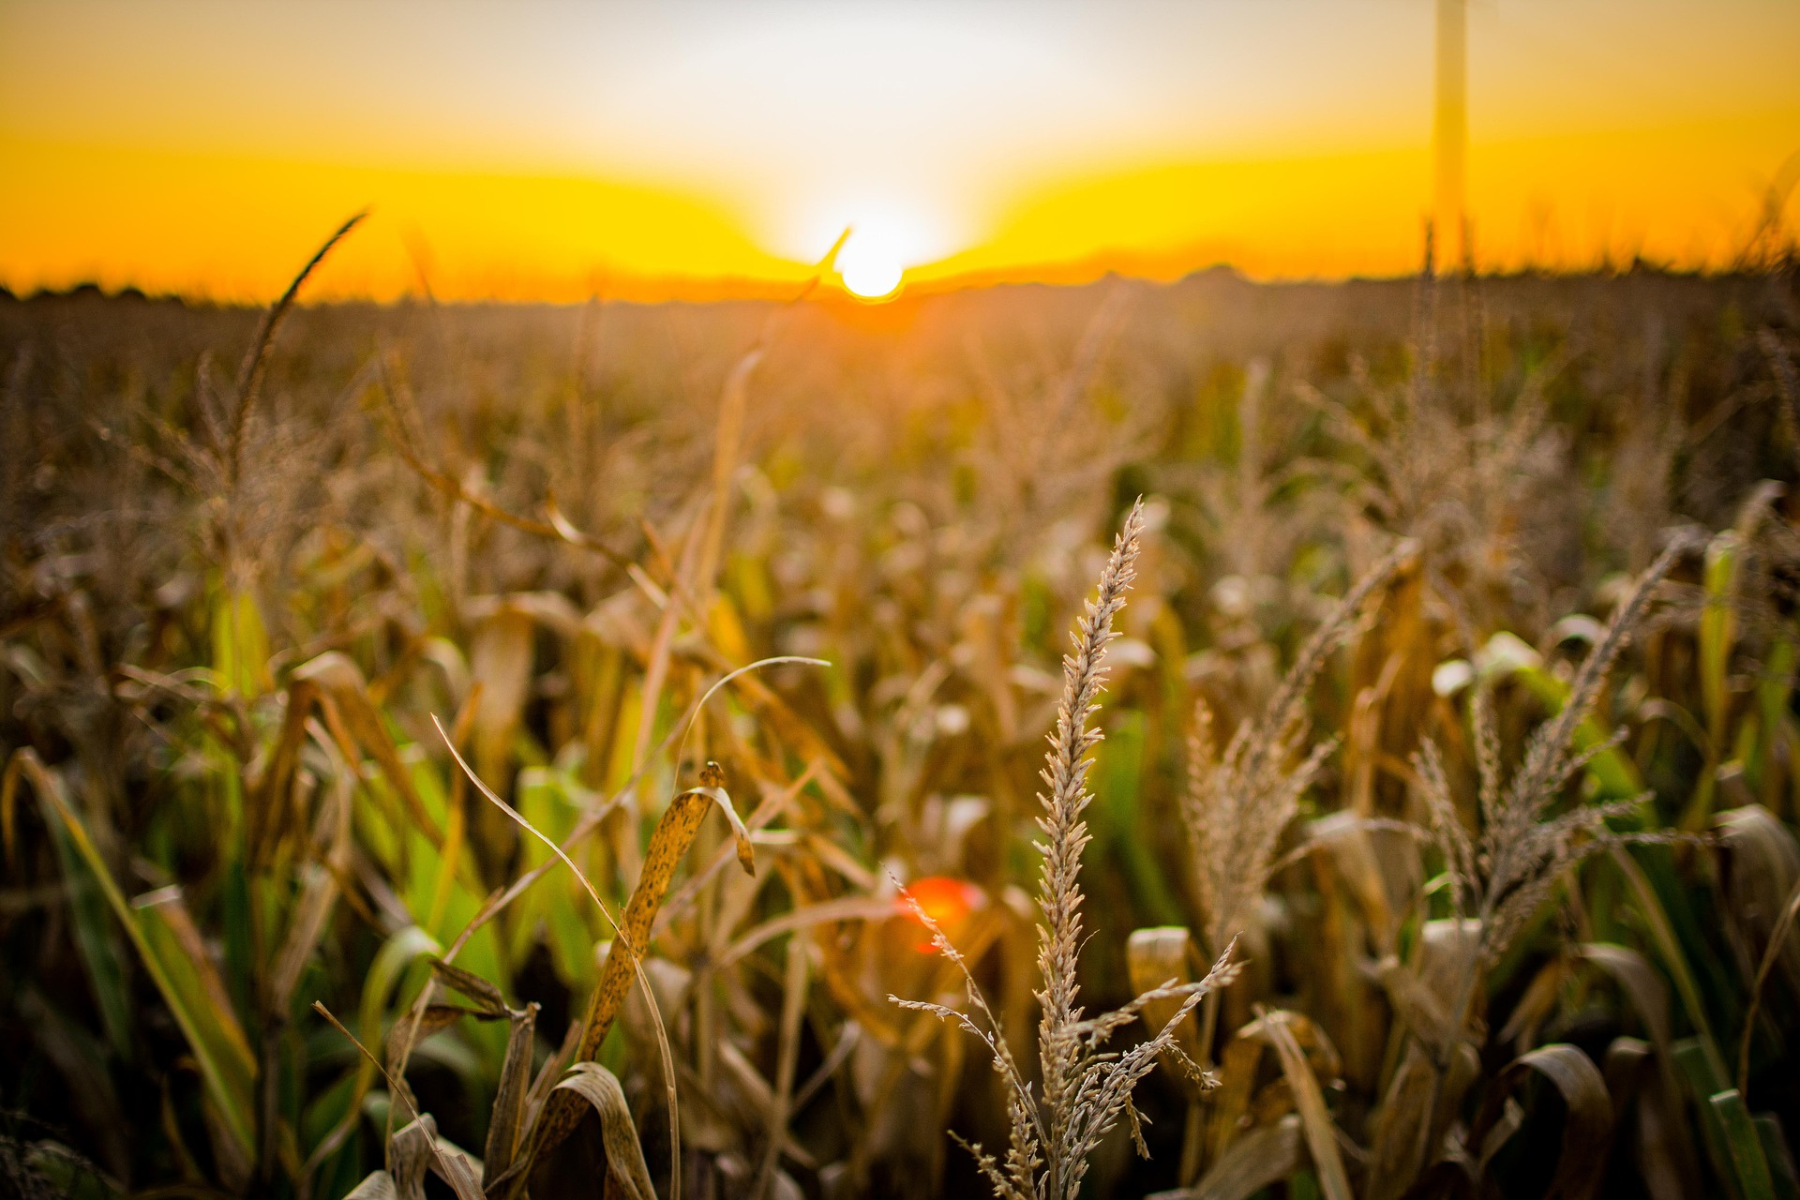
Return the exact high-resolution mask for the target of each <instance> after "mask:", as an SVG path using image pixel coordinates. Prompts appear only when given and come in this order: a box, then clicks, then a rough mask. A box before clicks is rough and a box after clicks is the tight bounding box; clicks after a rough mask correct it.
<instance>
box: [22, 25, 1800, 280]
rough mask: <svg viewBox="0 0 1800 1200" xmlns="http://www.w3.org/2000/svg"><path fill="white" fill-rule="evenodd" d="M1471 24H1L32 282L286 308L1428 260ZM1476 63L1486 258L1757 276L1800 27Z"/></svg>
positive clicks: (1472, 195)
mask: <svg viewBox="0 0 1800 1200" xmlns="http://www.w3.org/2000/svg"><path fill="white" fill-rule="evenodd" d="M1435 8H1436V6H1435V5H1434V4H1432V3H1430V2H1429V0H1368V2H1364V3H1355V2H1345V0H1292V2H1291V3H1284V4H1282V5H1267V4H1260V3H1251V2H1248V0H1241V2H1234V0H1218V2H1217V3H1211V4H1207V5H1191V6H1169V5H1166V4H1151V3H1138V2H1136V0H1119V2H1118V3H1116V4H1112V5H1108V6H1104V7H1102V6H1090V5H1055V4H1033V5H1029V6H1019V7H1010V6H1007V5H1004V4H999V3H996V4H993V5H980V6H971V5H950V4H934V3H930V2H929V0H912V2H908V3H901V2H900V0H870V2H869V3H863V4H857V5H854V6H831V7H822V6H819V5H817V4H807V3H788V2H784V0H755V2H753V3H737V4H730V5H725V4H712V5H706V4H696V5H691V6H650V5H641V6H629V5H592V6H590V5H562V6H551V5H532V6H512V5H477V4H466V5H458V6H452V7H437V6H432V7H421V6H417V5H415V4H410V3H402V2H400V0H374V2H372V3H368V4H363V5H357V6H355V7H354V8H350V7H345V8H342V9H336V8H332V9H324V10H322V9H321V8H320V7H319V6H318V5H316V4H311V3H276V2H270V3H263V4H256V5H244V4H241V3H227V2H223V0H143V2H141V3H134V4H132V5H118V4H114V3H106V2H97V0H57V2H55V3H51V2H49V0H0V283H3V284H4V285H5V286H7V287H9V288H12V289H13V290H14V291H30V290H32V289H35V288H37V287H43V286H47V287H64V286H68V285H69V284H72V283H76V282H80V281H84V280H93V281H96V282H99V283H100V284H102V285H103V286H106V287H109V288H111V287H119V286H124V285H127V284H135V285H136V286H139V287H142V288H144V289H145V290H148V291H180V292H186V293H198V294H204V295H210V296H214V297H218V298H223V299H242V300H251V299H265V298H267V297H268V296H269V295H271V294H273V293H275V292H276V291H278V290H279V288H280V287H281V285H282V283H283V281H285V279H286V278H287V277H288V276H289V274H290V273H291V271H292V270H293V268H294V266H295V265H296V264H297V263H298V262H301V261H304V259H305V257H306V255H307V254H308V253H309V252H310V250H311V248H312V247H313V246H314V245H316V243H317V242H318V240H319V238H320V237H322V236H323V233H324V232H325V231H327V230H329V229H331V228H332V227H334V226H335V225H336V224H337V223H338V222H339V221H341V220H342V219H343V217H344V216H345V215H346V214H347V213H349V212H352V211H355V210H357V209H360V208H363V207H372V208H373V210H374V214H373V217H372V218H371V220H370V221H369V222H368V224H367V226H366V227H365V228H363V229H361V230H359V231H358V232H357V234H356V236H355V237H354V238H352V239H351V240H350V241H349V242H347V243H346V244H345V246H344V247H342V248H341V249H340V251H339V252H338V253H336V254H334V255H333V257H332V259H331V260H330V262H329V263H328V264H327V267H326V270H325V272H324V274H323V275H322V276H321V277H320V279H319V280H318V285H319V288H320V290H319V291H318V292H317V293H315V294H316V295H319V296H321V297H324V296H353V295H362V296H371V297H376V298H391V297H395V296H399V295H403V294H408V293H414V292H417V291H419V290H421V289H422V288H426V287H429V288H430V289H431V290H432V292H433V293H434V294H436V295H439V296H441V297H445V298H451V299H476V298H485V297H495V298H505V299H526V298H543V299H553V300H568V299H578V298H582V297H585V296H587V295H589V294H593V293H595V292H598V293H601V294H606V295H615V296H629V297H634V298H642V299H655V298H663V297H670V296H685V297H707V296H726V295H742V294H768V295H783V294H790V293H791V289H792V285H793V284H794V283H795V282H796V281H799V280H802V279H804V278H806V277H807V275H808V273H809V270H810V268H809V267H808V266H807V264H809V263H813V262H816V261H817V260H818V259H819V257H820V256H821V255H822V254H823V253H824V252H825V250H826V249H827V247H829V246H830V244H831V242H832V241H833V240H834V239H835V237H836V236H837V234H838V233H839V232H840V231H841V230H842V229H843V228H844V227H845V226H846V225H853V226H855V228H856V230H857V234H856V236H855V238H853V239H852V241H851V242H850V243H848V244H847V245H846V246H845V247H844V256H843V258H842V260H841V261H840V263H839V268H840V272H841V278H842V282H843V284H844V286H845V287H846V289H847V290H850V291H852V292H855V293H857V294H859V295H871V294H873V295H886V294H889V293H891V292H892V291H893V288H894V286H895V285H896V284H897V283H898V274H897V273H898V272H900V271H901V270H903V271H904V279H905V281H906V284H907V286H908V287H914V286H919V287H941V286H948V285H950V284H952V283H954V282H956V281H967V280H995V279H1039V280H1079V279H1085V278H1092V277H1094V276H1096V275H1098V274H1100V273H1102V272H1104V271H1107V270H1123V271H1129V272H1132V273H1137V274H1143V275H1148V276H1151V277H1157V278H1170V277H1174V276H1178V275H1180V274H1182V273H1184V272H1186V271H1189V270H1193V269H1196V268H1199V267H1204V266H1208V265H1211V264H1214V263H1219V262H1228V263H1231V264H1233V265H1235V266H1237V267H1238V268H1239V269H1241V270H1243V271H1245V272H1246V273H1248V274H1250V275H1252V276H1257V277H1308V276H1312V277H1327V278H1330V277H1342V276H1345V275H1351V274H1396V273H1402V272H1407V271H1411V270H1414V269H1416V268H1417V265H1418V261H1419V257H1420V253H1421V245H1422V241H1423V238H1422V227H1423V223H1424V220H1425V218H1426V216H1427V214H1428V211H1429V209H1430V207H1431V204H1432V172H1431V160H1430V138H1431V122H1432V91H1431V82H1432V65H1433V37H1432V18H1433V13H1434V11H1435ZM322 11H323V12H327V13H330V14H335V16H334V18H333V19H322V17H321V12H322ZM347 26H348V27H347ZM1467 38H1468V46H1469V72H1468V126H1469V139H1470V140H1469V147H1468V155H1467V162H1466V171H1465V188H1466V198H1467V200H1466V203H1467V212H1468V213H1469V216H1470V223H1471V227H1472V230H1473V241H1474V258H1475V260H1476V262H1477V264H1478V265H1480V266H1483V267H1487V268H1497V269H1509V268H1513V267H1518V266H1523V265H1528V264H1530V265H1537V266H1545V267H1578V268H1579V267H1591V266H1595V265H1599V264H1602V263H1605V262H1613V263H1622V262H1626V261H1629V259H1630V258H1631V257H1632V256H1633V255H1642V256H1644V257H1646V258H1649V259H1652V260H1655V261H1659V262H1663V263H1667V264H1669V265H1672V266H1676V267H1683V268H1709V267H1720V266H1725V265H1728V264H1729V263H1730V262H1731V261H1732V259H1733V255H1734V254H1736V253H1737V251H1738V250H1739V249H1740V248H1741V247H1742V246H1743V245H1744V243H1745V242H1746V241H1747V239H1748V238H1749V236H1750V233H1751V231H1752V230H1753V229H1754V228H1755V226H1756V223H1757V221H1758V220H1759V219H1760V218H1761V216H1762V210H1763V204H1764V201H1765V197H1766V195H1767V189H1768V188H1769V186H1770V184H1771V183H1772V182H1774V181H1776V180H1778V179H1779V178H1781V177H1783V172H1784V170H1785V171H1787V172H1788V173H1789V174H1792V173H1793V171H1794V170H1795V169H1796V168H1793V167H1789V166H1784V164H1788V163H1790V160H1791V158H1792V156H1793V155H1794V154H1795V152H1796V151H1800V72H1795V71H1793V70H1792V69H1791V61H1790V60H1791V57H1792V48H1793V47H1794V46H1796V45H1800V8H1796V7H1795V6H1793V5H1788V4H1777V3H1772V2H1768V0H1717V3H1713V4H1700V3H1697V2H1696V3H1688V2H1684V0H1629V2H1628V0H1562V2H1559V3H1554V4H1553V3H1548V2H1546V0H1494V2H1493V3H1490V4H1481V5H1473V6H1472V7H1471V8H1470V9H1469V13H1468V29H1467ZM1788 219H1789V222H1790V225H1791V224H1792V223H1793V221H1794V213H1793V209H1792V208H1791V207H1790V209H1789V210H1788Z"/></svg>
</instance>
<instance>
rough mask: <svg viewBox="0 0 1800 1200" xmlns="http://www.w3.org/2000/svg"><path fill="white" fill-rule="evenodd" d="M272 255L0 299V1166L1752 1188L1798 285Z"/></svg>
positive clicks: (1792, 948)
mask: <svg viewBox="0 0 1800 1200" xmlns="http://www.w3.org/2000/svg"><path fill="white" fill-rule="evenodd" d="M346 229H348V226H347V227H346ZM342 232H344V231H340V233H342ZM352 236H354V235H352ZM330 245H331V244H330V243H327V245H326V251H329V249H330ZM326 251H322V252H321V253H325V252H326ZM316 261H317V260H315V262H316ZM308 269H309V270H310V267H309V268H308ZM305 280H306V272H304V271H303V272H302V273H301V275H300V277H299V278H298V279H296V281H295V286H294V288H293V289H291V290H290V291H289V293H288V294H287V295H286V296H284V297H283V298H282V300H281V301H280V302H279V303H278V304H276V305H275V306H274V307H272V308H271V309H270V310H269V311H267V312H260V313H259V312H254V311H250V310H244V309H234V308H223V307H206V306H202V305H192V304H185V305H184V304H182V303H180V302H176V301H160V300H148V299H144V298H141V297H114V298H109V297H103V296H98V295H93V294H69V295H60V296H40V297H35V298H32V299H30V300H12V299H7V300H5V301H4V302H3V303H0V356H3V361H0V370H4V378H3V379H0V437H3V440H4V444H5V446H6V453H5V454H4V455H0V514H3V519H0V539H3V543H4V556H5V561H4V568H3V570H0V751H3V753H4V763H5V775H4V791H3V795H0V831H3V833H4V856H5V864H6V866H5V884H4V887H3V888H0V953H3V954H4V969H3V971H0V1035H3V1039H4V1044H5V1045H6V1047H7V1053H6V1055H5V1058H4V1064H3V1065H0V1183H3V1185H4V1186H3V1187H0V1191H3V1192H4V1194H5V1195H8V1196H11V1195H19V1196H24V1197H38V1196H53V1195H68V1196H81V1197H90V1196H91V1197H103V1196H104V1197H111V1196H126V1195H130V1196H138V1197H153V1196H155V1197H163V1196H168V1197H174V1196H273V1197H295V1198H298V1200H340V1198H341V1197H345V1196H354V1197H378V1196H395V1197H402V1198H404V1200H417V1198H419V1197H424V1196H449V1195H455V1196H457V1197H459V1198H461V1200H479V1198H488V1200H501V1198H508V1200H519V1198H521V1197H525V1196H527V1195H530V1196H533V1197H536V1198H538V1200H546V1198H549V1197H556V1196H562V1195H570V1196H576V1195H581V1196H587V1195H594V1194H599V1193H603V1194H605V1195H607V1196H609V1197H610V1196H622V1197H634V1198H637V1200H650V1198H651V1197H654V1196H658V1195H660V1196H663V1197H667V1198H670V1200H673V1198H675V1197H678V1196H688V1197H723V1196H734V1197H735V1196H749V1197H779V1198H784V1200H785V1198H789V1197H818V1198H835V1197H859V1196H892V1197H912V1196H940V1195H978V1194H986V1193H988V1192H992V1193H993V1194H996V1195H999V1196H1004V1197H1011V1198H1016V1200H1026V1198H1030V1200H1075V1198H1076V1197H1078V1196H1095V1197H1097V1196H1147V1195H1155V1196H1159V1197H1162V1198H1163V1200H1175V1198H1177V1197H1183V1198H1200V1197H1206V1198H1210V1200H1248V1198H1250V1197H1255V1196H1268V1197H1296V1198H1297V1197H1325V1198H1327V1200H1350V1198H1352V1197H1356V1198H1362V1200H1399V1198H1401V1197H1488V1196H1509V1197H1510V1196H1520V1197H1536V1196H1547V1195H1557V1196H1566V1197H1571V1198H1585V1197H1597V1196H1651V1197H1655V1198H1657V1200H1663V1198H1665V1197H1670V1198H1672V1197H1679V1196H1697V1195H1715V1196H1727V1197H1732V1198H1733V1200H1763V1198H1765V1197H1778V1196H1781V1197H1794V1196H1800V1182H1797V1177H1796V1171H1795V1164H1794V1155H1793V1152H1792V1131H1794V1130H1796V1129H1800V1086H1797V1085H1796V1082H1795V1080H1796V1066H1797V1060H1796V1057H1795V1054H1796V1051H1795V1049H1794V1045H1795V1043H1794V1039H1795V1038H1796V1037H1800V1008H1797V1006H1796V1000H1797V999H1800V938H1796V937H1795V936H1793V925H1794V920H1795V916H1796V913H1797V912H1800V842H1797V841H1796V837H1795V829H1796V822H1797V821H1800V709H1797V707H1796V703H1795V700H1796V697H1795V694H1794V690H1795V682H1796V653H1797V649H1800V615H1797V611H1796V588H1797V587H1800V497H1796V496H1794V495H1793V494H1792V493H1791V491H1790V485H1791V484H1792V483H1793V482H1794V481H1795V480H1796V479H1797V478H1800V425H1797V423H1796V422H1797V420H1800V376H1797V375H1796V370H1797V368H1796V366H1795V362H1796V359H1800V290H1797V289H1796V275H1795V272H1794V270H1793V269H1792V265H1791V264H1779V263H1778V264H1776V265H1775V266H1774V267H1772V268H1770V269H1767V270H1759V271H1756V272H1753V273H1745V274H1741V275H1732V276H1723V277H1710V278H1700V277H1685V276H1674V275H1667V274H1661V273H1657V272H1655V271H1652V270H1648V269H1642V268H1640V269H1635V270H1633V271H1631V272H1629V273H1623V274H1613V275H1594V276H1585V277H1536V276H1520V277H1508V278H1474V277H1465V276H1460V275H1452V276H1434V275H1433V274H1432V273H1431V272H1430V271H1429V270H1427V271H1426V272H1425V273H1424V274H1423V275H1421V276H1420V277H1418V278H1415V279H1407V280H1396V281H1386V282H1357V281H1353V282H1350V283H1345V284H1336V285H1282V286H1277V285H1257V284H1252V283H1249V282H1246V281H1244V280H1242V279H1240V278H1238V277H1236V276H1233V275H1231V274H1229V273H1226V272H1218V271H1215V272H1209V273H1205V274H1202V275H1198V276H1194V277H1191V278H1189V279H1187V280H1185V281H1182V282H1180V283H1177V284H1173V285H1168V286H1154V285H1150V284H1143V283H1133V282H1129V281H1124V280H1117V279H1109V280H1107V281H1103V282H1101V283H1098V284H1094V285H1091V286H1088V287H1083V288H1024V287H1020V288H999V289H993V290H990V291H963V292H954V293H946V294H942V295H937V296H923V297H912V298H902V299H901V300H899V301H896V302H894V303H891V304H888V305H883V306H879V307H867V306H861V305H856V304H853V303H850V302H848V301H845V300H839V299H835V298H833V297H832V296H830V295H827V294H825V293H823V292H809V293H808V294H806V295H803V296H801V297H799V298H798V299H796V300H794V301H793V302H791V303H786V304H773V303H772V304H758V303H731V304H716V305H675V304H670V305H661V306H642V305H632V304H625V303H618V302H611V303H609V302H602V301H595V302H593V303H591V304H588V305H585V306H578V307H571V308H556V307H539V308H533V307H505V306H492V307H485V306H475V305H468V306H451V305H437V304H434V303H430V302H412V303H402V304H398V305H393V306H387V307H377V306H370V305H356V304H341V305H320V306H308V305H304V304H301V303H298V302H297V301H299V300H304V296H305V292H304V284H305ZM1096 587H1097V589H1098V590H1096ZM1071 631H1073V634H1074V639H1075V640H1074V642H1073V644H1072V645H1071V643H1070V642H1069V641H1068V638H1069V636H1070V633H1071ZM1046 738H1048V745H1046Z"/></svg>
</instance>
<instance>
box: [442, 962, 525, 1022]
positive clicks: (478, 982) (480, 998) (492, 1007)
mask: <svg viewBox="0 0 1800 1200" xmlns="http://www.w3.org/2000/svg"><path fill="white" fill-rule="evenodd" d="M431 973H432V974H433V975H435V976H437V979H438V982H439V983H441V984H443V985H444V986H445V987H447V988H449V989H450V990H451V991H454V992H458V993H460V994H461V995H463V996H466V997H468V998H469V999H470V1000H473V1001H474V1002H475V1003H476V1004H478V1005H480V1007H481V1010H482V1011H483V1012H484V1013H487V1014H488V1015H490V1016H492V1017H496V1018H498V1017H504V1016H506V1015H507V1012H508V1009H507V1007H506V998H505V997H504V996H502V995H501V994H500V989H499V988H497V987H495V986H494V985H493V984H491V983H489V982H488V981H487V980H485V979H483V978H482V977H481V976H479V975H477V974H475V973H474V972H472V971H465V970H463V969H462V968H461V967H458V966H455V965H453V964H451V963H447V962H445V961H444V960H443V959H441V958H439V957H437V956H436V955H435V954H434V955H432V956H431Z"/></svg>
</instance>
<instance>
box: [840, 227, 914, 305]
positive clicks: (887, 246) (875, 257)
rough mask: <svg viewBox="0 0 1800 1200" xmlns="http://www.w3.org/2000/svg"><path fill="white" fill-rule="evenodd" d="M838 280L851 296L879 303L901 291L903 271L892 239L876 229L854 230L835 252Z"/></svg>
mask: <svg viewBox="0 0 1800 1200" xmlns="http://www.w3.org/2000/svg"><path fill="white" fill-rule="evenodd" d="M837 269H838V277H839V278H840V279H842V280H843V281H844V287H845V289H846V290H848V291H849V292H850V294H851V295H853V296H860V297H861V298H862V299H864V300H880V299H882V298H883V297H885V296H890V295H892V294H893V293H894V292H896V291H898V290H899V289H900V277H901V275H902V274H903V273H904V268H903V267H902V266H901V264H900V254H899V251H898V250H897V249H896V247H895V245H894V242H893V240H892V239H890V238H887V237H884V236H882V234H881V231H880V230H877V229H868V230H862V229H858V230H853V231H852V232H851V234H850V238H849V240H848V241H846V242H845V243H844V248H843V249H842V250H840V251H838V257H837Z"/></svg>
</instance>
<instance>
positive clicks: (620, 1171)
mask: <svg viewBox="0 0 1800 1200" xmlns="http://www.w3.org/2000/svg"><path fill="white" fill-rule="evenodd" d="M556 1090H557V1091H559V1092H562V1091H567V1092H573V1093H574V1094H575V1095H577V1096H580V1097H581V1098H582V1099H583V1100H586V1101H587V1102H588V1103H589V1104H591V1105H593V1107H594V1111H595V1112H597V1113H598V1114H600V1133H601V1138H602V1139H603V1141H604V1144H605V1146H606V1171H607V1174H608V1175H609V1176H611V1178H612V1181H613V1184H614V1185H615V1186H616V1187H618V1189H619V1190H620V1191H622V1192H623V1193H624V1194H625V1195H626V1196H627V1197H629V1198H630V1200H656V1189H655V1188H653V1187H652V1186H651V1184H650V1167H649V1164H647V1163H645V1161H644V1151H643V1147H642V1146H640V1145H639V1144H638V1134H637V1126H636V1124H634V1123H633V1122H632V1119H631V1108H630V1106H629V1105H627V1104H626V1103H625V1091H624V1089H623V1088H621V1087H620V1086H619V1080H618V1077H617V1076H615V1075H614V1074H613V1073H612V1072H611V1071H609V1070H607V1069H606V1068H605V1067H603V1066H601V1065H600V1064H599V1063H597V1062H578V1063H576V1064H575V1065H574V1067H572V1068H571V1069H570V1071H569V1075H568V1077H567V1078H566V1079H564V1080H563V1081H562V1082H561V1083H559V1084H557V1085H556Z"/></svg>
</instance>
